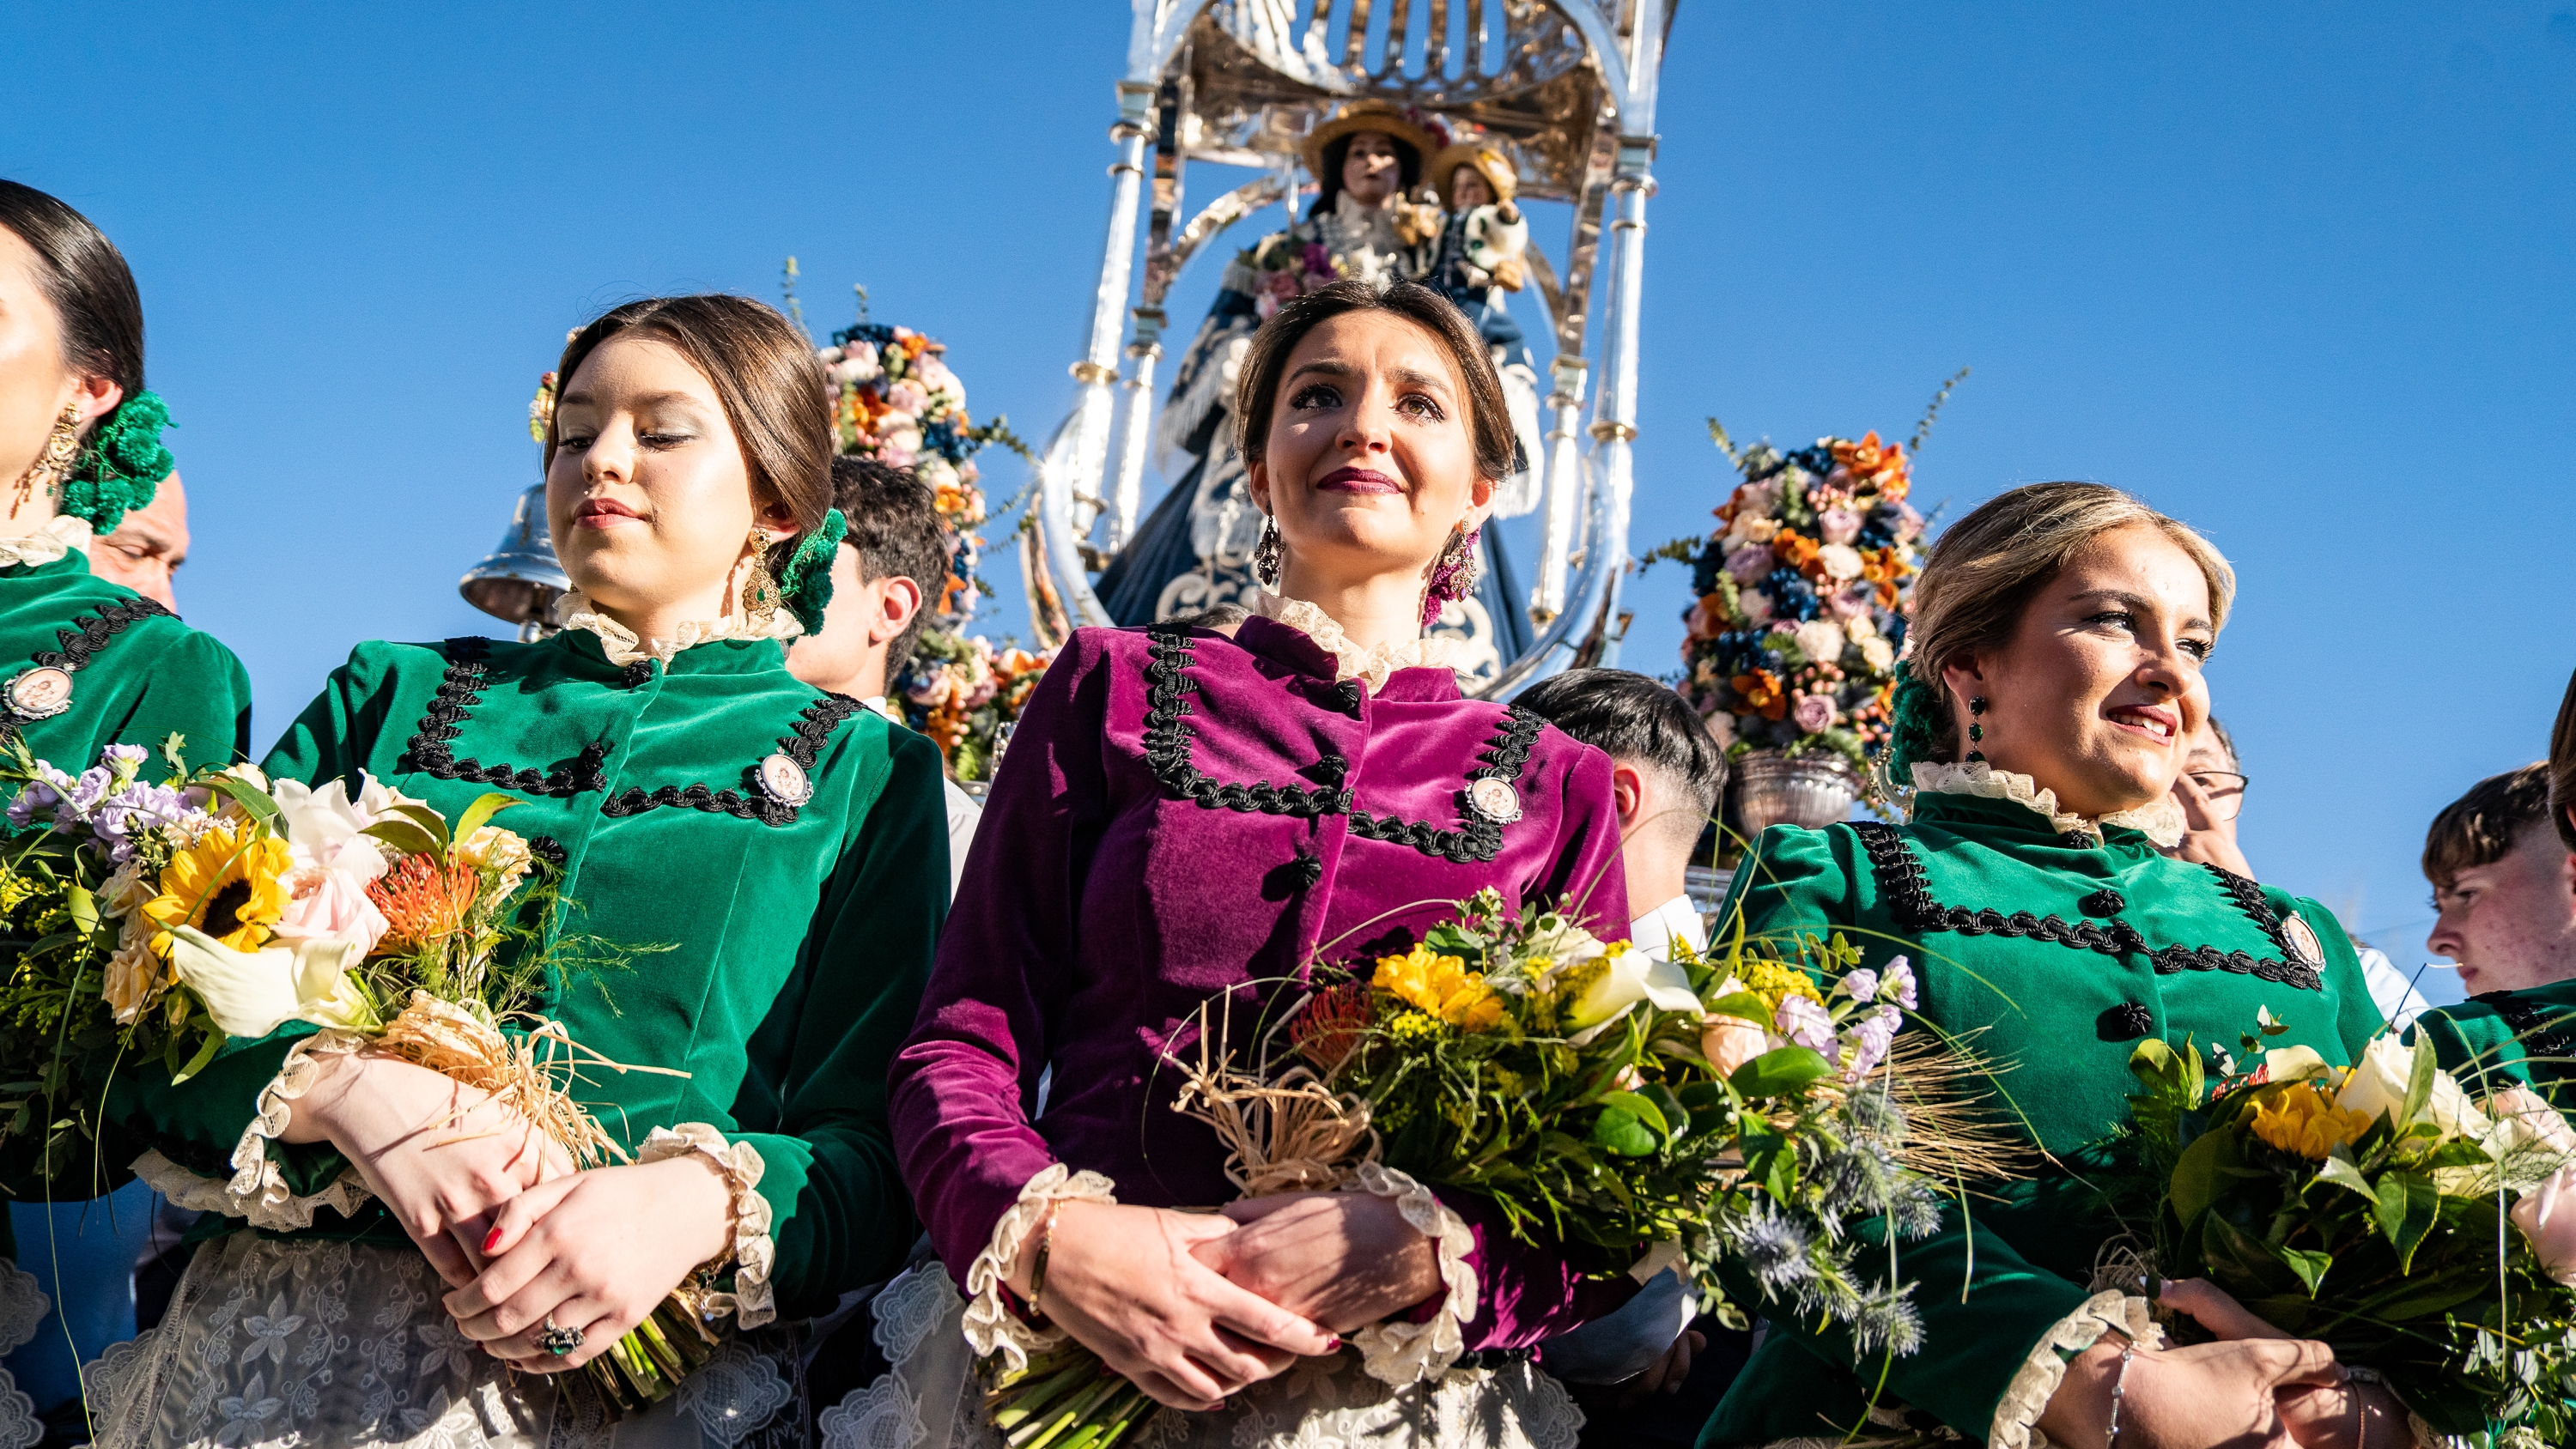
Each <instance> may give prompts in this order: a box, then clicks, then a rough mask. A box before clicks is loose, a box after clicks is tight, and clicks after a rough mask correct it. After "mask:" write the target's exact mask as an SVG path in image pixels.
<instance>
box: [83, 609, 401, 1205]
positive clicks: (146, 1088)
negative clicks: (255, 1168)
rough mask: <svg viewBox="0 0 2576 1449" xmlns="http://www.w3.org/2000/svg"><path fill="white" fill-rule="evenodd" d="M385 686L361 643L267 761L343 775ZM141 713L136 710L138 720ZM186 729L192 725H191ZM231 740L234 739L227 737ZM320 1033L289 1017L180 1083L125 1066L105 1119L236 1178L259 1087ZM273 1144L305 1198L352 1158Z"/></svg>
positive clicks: (291, 1183)
mask: <svg viewBox="0 0 2576 1449" xmlns="http://www.w3.org/2000/svg"><path fill="white" fill-rule="evenodd" d="M194 637H195V638H198V639H204V640H205V642H206V643H207V644H209V645H212V646H213V647H214V648H215V649H217V650H220V651H222V653H223V655H224V657H225V659H227V660H231V658H232V655H231V651H230V650H226V649H224V648H223V646H222V645H220V644H215V643H214V641H213V640H211V639H205V636H204V635H196V636H194ZM231 673H232V675H233V676H234V677H237V678H241V693H240V698H241V699H242V700H243V701H244V704H243V719H244V729H245V731H246V729H247V721H248V700H249V698H250V689H249V681H248V679H247V678H246V677H242V676H241V665H240V663H239V662H238V661H233V663H232V669H231ZM381 683H382V664H381V659H380V658H379V657H377V656H374V655H372V654H371V653H370V650H369V648H368V646H363V645H362V646H360V648H359V649H358V651H357V652H356V653H354V654H352V655H351V656H350V659H349V662H348V663H347V664H345V665H343V666H341V667H340V668H339V669H338V670H335V671H334V672H333V673H332V676H331V680H330V683H329V684H328V685H327V686H325V687H324V689H323V691H322V693H321V695H320V696H319V697H318V698H316V699H315V700H314V701H313V702H312V703H311V704H310V705H307V706H306V707H305V710H304V713H303V714H302V715H300V716H298V717H297V719H296V721H295V724H294V727H293V728H291V729H289V730H288V731H287V733H286V736H285V738H284V739H282V740H280V741H279V742H278V745H277V747H276V748H275V749H273V750H271V751H270V752H269V756H268V760H267V762H266V764H265V766H264V768H266V770H267V771H268V773H269V775H270V777H271V778H273V779H277V778H283V779H295V780H304V781H308V782H309V781H313V780H319V779H327V778H329V777H331V776H333V775H336V774H338V773H340V769H341V763H342V760H343V759H344V758H345V759H348V760H356V759H363V758H364V755H363V753H351V754H348V755H346V756H343V755H342V753H341V751H342V750H344V749H356V748H357V747H356V746H354V745H351V744H350V743H349V735H348V730H349V729H350V728H351V727H352V726H353V725H358V724H361V723H362V722H363V721H364V720H365V718H366V715H367V706H368V701H370V700H373V699H374V698H376V696H377V695H378V693H379V689H378V686H379V685H380V684H381ZM378 707H379V708H381V706H378ZM142 714H143V711H141V710H138V712H137V717H138V718H140V717H142ZM182 732H183V733H185V732H186V731H185V729H184V728H183V729H182ZM230 739H231V737H229V736H228V737H227V740H228V743H229V742H230ZM194 740H195V736H193V735H192V736H191V748H190V749H189V752H188V753H189V757H190V761H191V763H201V762H206V759H205V757H201V756H200V755H199V754H198V752H197V750H196V749H195V748H194ZM137 742H138V743H140V740H139V739H138V741H137ZM247 744H248V740H247V738H246V737H245V738H243V739H241V740H240V742H239V743H238V744H235V745H234V746H233V751H234V752H233V754H231V755H229V756H227V757H226V758H239V757H240V754H241V752H242V750H243V749H244V748H246V747H247ZM313 1030H314V1028H313V1026H312V1024H311V1023H309V1022H289V1023H287V1024H286V1025H284V1026H282V1027H279V1028H278V1029H277V1030H276V1031H274V1032H272V1033H270V1034H269V1035H267V1036H265V1037H260V1038H257V1039H256V1040H253V1039H249V1038H238V1039H235V1040H233V1041H228V1042H226V1043H224V1045H223V1047H222V1049H221V1050H220V1051H219V1052H218V1053H217V1055H216V1057H215V1060H214V1063H213V1064H212V1065H211V1066H209V1067H207V1068H206V1069H205V1070H204V1071H203V1072H200V1073H199V1074H198V1075H196V1076H194V1077H191V1078H189V1079H188V1080H187V1081H185V1082H180V1083H173V1082H172V1081H171V1074H170V1072H169V1070H168V1069H167V1068H165V1067H164V1066H162V1064H161V1063H159V1062H127V1063H124V1064H122V1066H121V1067H120V1069H119V1070H118V1071H117V1072H116V1074H115V1076H114V1078H113V1079H112V1081H111V1083H110V1086H109V1089H108V1092H107V1098H106V1102H107V1116H108V1118H109V1120H110V1121H112V1122H114V1123H115V1124H117V1125H118V1126H119V1127H121V1128H122V1129H124V1131H125V1133H126V1134H127V1135H128V1136H130V1137H132V1138H133V1139H135V1140H136V1141H137V1142H138V1143H139V1144H141V1145H144V1146H149V1147H153V1148H156V1149H158V1150H159V1151H160V1153H161V1155H162V1156H164V1157H167V1158H169V1159H170V1160H171V1161H173V1162H175V1163H177V1164H179V1165H180V1166H181V1167H184V1168H186V1169H187V1170H188V1171H190V1172H193V1173H196V1174H197V1175H199V1176H201V1177H213V1178H218V1179H225V1178H230V1177H231V1176H232V1175H233V1168H232V1157H233V1152H234V1150H235V1148H237V1147H238V1146H239V1145H240V1142H241V1138H242V1134H243V1133H244V1132H246V1131H248V1130H249V1128H250V1124H251V1119H252V1118H253V1117H255V1116H256V1115H258V1111H259V1098H260V1093H261V1092H262V1091H263V1090H264V1089H265V1088H266V1087H267V1086H268V1084H269V1082H270V1081H271V1080H273V1079H274V1078H275V1077H276V1076H277V1072H278V1068H279V1067H280V1066H282V1065H283V1064H284V1063H285V1060H286V1053H287V1051H288V1049H289V1048H291V1047H292V1046H293V1045H294V1044H295V1041H296V1039H297V1038H299V1037H303V1036H308V1035H310V1034H311V1033H312V1032H313ZM265 1151H266V1153H267V1156H268V1159H269V1160H270V1161H271V1162H275V1163H277V1164H278V1165H279V1168H280V1170H281V1171H282V1172H283V1174H284V1176H285V1179H286V1185H287V1188H288V1190H289V1191H291V1192H293V1193H294V1194H295V1195H296V1196H298V1197H309V1196H311V1195H313V1194H314V1193H317V1192H319V1191H321V1190H322V1189H323V1188H325V1187H327V1186H329V1185H330V1183H331V1182H332V1180H333V1179H335V1178H337V1177H338V1176H339V1175H340V1172H341V1169H342V1168H344V1167H346V1166H347V1165H348V1164H347V1159H345V1158H343V1157H342V1156H341V1155H340V1153H339V1151H338V1150H337V1149H335V1148H333V1147H331V1146H329V1145H328V1144H323V1143H308V1144H302V1145H290V1144H287V1143H282V1142H277V1141H273V1140H272V1141H271V1142H270V1143H269V1144H268V1146H267V1147H266V1149H265Z"/></svg>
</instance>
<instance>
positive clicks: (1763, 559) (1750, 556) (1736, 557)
mask: <svg viewBox="0 0 2576 1449" xmlns="http://www.w3.org/2000/svg"><path fill="white" fill-rule="evenodd" d="M1771 567H1772V565H1771V550H1769V549H1767V548H1761V547H1756V546H1751V545H1748V546H1746V547H1744V548H1739V549H1737V550H1736V551H1735V552H1733V553H1731V554H1728V555H1727V556H1726V571H1727V572H1728V573H1730V574H1733V575H1735V581H1736V582H1737V583H1739V584H1750V583H1757V582H1759V581H1760V580H1761V578H1762V576H1763V575H1764V574H1767V573H1769V572H1771Z"/></svg>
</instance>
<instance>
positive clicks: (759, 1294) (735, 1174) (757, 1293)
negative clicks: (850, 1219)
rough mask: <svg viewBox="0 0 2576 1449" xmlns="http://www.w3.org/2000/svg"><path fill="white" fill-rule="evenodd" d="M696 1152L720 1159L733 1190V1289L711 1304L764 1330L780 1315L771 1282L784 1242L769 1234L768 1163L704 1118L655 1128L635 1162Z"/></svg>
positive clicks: (714, 1297)
mask: <svg viewBox="0 0 2576 1449" xmlns="http://www.w3.org/2000/svg"><path fill="white" fill-rule="evenodd" d="M692 1152H696V1153H701V1154H704V1155H705V1157H706V1159H707V1160H708V1161H709V1162H712V1163H714V1164H715V1167H716V1171H718V1172H721V1173H723V1174H724V1180H725V1186H726V1187H727V1188H728V1189H730V1190H731V1191H732V1193H733V1251H732V1253H731V1254H730V1257H731V1258H732V1260H733V1291H732V1292H731V1293H717V1294H714V1295H712V1296H710V1297H709V1298H708V1299H707V1307H708V1308H709V1309H711V1310H713V1311H715V1312H718V1313H723V1312H726V1311H728V1310H730V1311H731V1312H732V1313H733V1314H734V1316H735V1322H737V1323H739V1324H740V1325H741V1326H743V1327H744V1328H758V1327H759V1326H761V1325H762V1324H764V1323H767V1322H769V1321H770V1320H772V1319H774V1318H776V1317H777V1316H778V1296H777V1291H776V1289H775V1288H774V1287H773V1286H772V1285H771V1283H770V1281H769V1272H770V1269H771V1268H772V1267H774V1266H776V1264H777V1261H778V1243H777V1241H776V1240H775V1239H773V1238H772V1237H771V1236H770V1235H769V1226H770V1212H769V1199H767V1198H765V1197H762V1196H761V1195H760V1193H759V1192H758V1191H757V1189H758V1188H759V1186H760V1175H761V1173H762V1172H764V1171H766V1170H767V1168H768V1164H766V1163H764V1162H762V1161H761V1160H760V1151H759V1149H757V1148H755V1147H753V1146H752V1145H751V1144H750V1143H748V1142H730V1143H729V1142H727V1141H725V1136H724V1134H723V1133H722V1132H719V1131H717V1130H716V1129H715V1128H714V1127H712V1126H710V1125H708V1124H707V1123H704V1122H683V1123H681V1124H680V1125H679V1126H677V1127H656V1128H654V1129H653V1130H652V1132H651V1133H650V1134H648V1135H647V1136H646V1137H645V1138H644V1142H643V1145H641V1146H639V1147H637V1148H636V1149H635V1160H636V1161H637V1162H638V1163H644V1162H659V1161H661V1160H662V1159H664V1158H666V1157H686V1156H687V1155H689V1154H690V1153H692Z"/></svg>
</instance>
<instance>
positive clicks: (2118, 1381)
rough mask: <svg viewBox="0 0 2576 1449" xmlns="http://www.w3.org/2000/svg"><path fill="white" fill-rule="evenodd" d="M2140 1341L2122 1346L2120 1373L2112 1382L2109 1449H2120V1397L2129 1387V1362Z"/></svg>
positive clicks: (2134, 1340) (2129, 1342) (2130, 1341)
mask: <svg viewBox="0 0 2576 1449" xmlns="http://www.w3.org/2000/svg"><path fill="white" fill-rule="evenodd" d="M2137 1352H2138V1341H2137V1340H2136V1339H2134V1338H2133V1339H2131V1340H2129V1341H2128V1342H2127V1343H2125V1344H2122V1345H2121V1346H2120V1372H2119V1374H2118V1375H2117V1376H2116V1377H2114V1378H2113V1379H2112V1380H2111V1435H2110V1438H2109V1439H2108V1441H2106V1442H2107V1445H2108V1449H2120V1396H2121V1395H2122V1394H2123V1393H2124V1392H2126V1391H2127V1389H2128V1387H2129V1360H2130V1359H2131V1358H2133V1357H2135V1356H2136V1355H2137Z"/></svg>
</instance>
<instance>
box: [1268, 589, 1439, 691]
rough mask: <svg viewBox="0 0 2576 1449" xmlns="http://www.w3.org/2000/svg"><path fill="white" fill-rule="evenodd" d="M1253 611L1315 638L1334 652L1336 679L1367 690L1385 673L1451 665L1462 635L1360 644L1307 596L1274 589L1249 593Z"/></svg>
mask: <svg viewBox="0 0 2576 1449" xmlns="http://www.w3.org/2000/svg"><path fill="white" fill-rule="evenodd" d="M1250 597H1251V604H1250V607H1251V609H1252V612H1254V613H1256V614H1259V615H1260V616H1261V617H1262V618H1265V619H1268V620H1269V621H1270V622H1272V623H1274V624H1285V625H1287V626H1288V627H1289V628H1291V629H1294V630H1296V631H1298V632H1299V633H1301V634H1304V635H1305V636H1306V637H1307V638H1309V639H1312V640H1314V641H1315V647H1316V648H1318V649H1321V650H1323V651H1324V652H1325V653H1327V654H1330V655H1332V656H1333V660H1334V663H1335V665H1336V666H1337V668H1336V672H1335V673H1334V675H1333V677H1334V678H1335V679H1357V680H1361V681H1363V682H1365V683H1366V684H1367V685H1368V687H1369V693H1371V694H1376V693H1378V692H1380V691H1382V690H1384V689H1385V688H1386V677H1387V676H1388V675H1390V674H1393V673H1394V672H1395V671H1397V670H1399V669H1449V668H1454V667H1455V666H1454V665H1453V663H1452V661H1453V660H1455V659H1456V657H1457V654H1458V640H1457V638H1456V637H1455V636H1454V635H1449V634H1425V635H1423V636H1421V637H1420V638H1418V639H1406V640H1403V641H1401V642H1399V643H1394V644H1372V645H1366V646H1363V645H1359V644H1355V643H1353V642H1351V636H1350V635H1348V634H1346V633H1344V632H1343V631H1342V626H1341V625H1340V624H1338V623H1335V622H1334V621H1333V616H1332V615H1330V614H1327V613H1325V612H1324V611H1323V610H1322V609H1319V608H1317V607H1316V606H1314V605H1313V604H1310V603H1307V602H1306V601H1305V600H1304V599H1292V598H1289V597H1288V596H1287V595H1285V594H1274V593H1272V592H1270V591H1269V590H1268V589H1254V590H1252V592H1251V596H1250Z"/></svg>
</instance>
